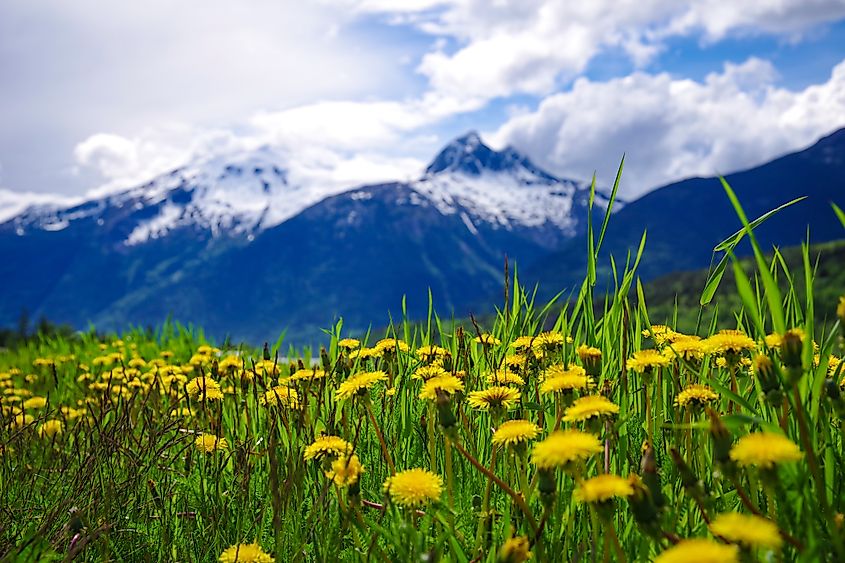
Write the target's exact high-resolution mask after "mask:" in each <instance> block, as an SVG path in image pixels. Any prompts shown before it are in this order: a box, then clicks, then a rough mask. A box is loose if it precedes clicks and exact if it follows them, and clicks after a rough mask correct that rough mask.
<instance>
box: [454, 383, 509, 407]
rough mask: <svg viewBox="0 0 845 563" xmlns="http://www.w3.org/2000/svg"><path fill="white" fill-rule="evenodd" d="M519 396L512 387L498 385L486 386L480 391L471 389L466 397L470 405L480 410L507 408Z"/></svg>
mask: <svg viewBox="0 0 845 563" xmlns="http://www.w3.org/2000/svg"><path fill="white" fill-rule="evenodd" d="M520 397H521V394H520V392H519V391H518V390H517V389H514V388H513V387H505V386H503V385H499V386H496V387H488V388H487V389H482V390H480V391H473V392H472V393H470V394H469V396H468V397H467V402H468V403H469V404H470V406H472V407H475V408H477V409H480V410H488V409H490V408H493V409H509V408H511V407H512V406H514V405H515V404H516V403H517V402H518V401H519V398H520Z"/></svg>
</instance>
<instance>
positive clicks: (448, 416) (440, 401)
mask: <svg viewBox="0 0 845 563" xmlns="http://www.w3.org/2000/svg"><path fill="white" fill-rule="evenodd" d="M435 392H436V393H437V400H436V403H435V404H436V405H437V420H438V422H440V427H441V428H443V431H444V432H449V431H451V430H452V429H453V428H454V426H455V423H456V422H457V420H456V419H455V414H454V413H453V412H452V400H451V398H450V397H449V394H448V393H447V392H445V391H444V390H442V389H437V390H436V391H435Z"/></svg>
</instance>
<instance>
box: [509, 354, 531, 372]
mask: <svg viewBox="0 0 845 563" xmlns="http://www.w3.org/2000/svg"><path fill="white" fill-rule="evenodd" d="M527 362H528V358H527V357H526V356H525V355H524V354H508V355H507V356H505V365H506V366H508V367H509V368H510V369H512V370H513V371H519V370H521V369H523V368H524V367H525V364H526V363H527Z"/></svg>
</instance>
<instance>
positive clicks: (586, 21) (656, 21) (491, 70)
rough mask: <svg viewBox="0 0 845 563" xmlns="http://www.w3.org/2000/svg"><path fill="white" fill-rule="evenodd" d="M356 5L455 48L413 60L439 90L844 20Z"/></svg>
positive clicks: (643, 4)
mask: <svg viewBox="0 0 845 563" xmlns="http://www.w3.org/2000/svg"><path fill="white" fill-rule="evenodd" d="M338 2H340V3H341V4H343V5H346V6H349V5H352V6H354V7H355V8H356V9H357V10H359V11H361V12H368V13H372V12H375V13H385V14H390V15H393V16H401V17H397V18H396V19H395V20H393V21H395V22H396V23H398V24H403V25H407V24H409V23H411V24H414V25H416V26H417V27H418V28H419V29H421V30H423V31H425V32H427V33H430V34H432V35H434V36H437V37H440V38H450V39H452V40H454V41H455V42H456V44H457V47H454V48H452V49H451V50H450V49H445V48H443V46H442V45H440V46H437V47H435V49H434V50H432V51H430V52H429V53H427V54H426V55H425V56H424V57H423V59H422V62H421V64H420V65H419V67H418V70H419V72H421V73H422V74H423V75H425V76H426V77H427V79H428V80H429V85H430V87H431V88H432V89H433V90H434V91H436V92H440V93H441V94H444V95H449V96H456V97H466V96H469V97H484V98H486V99H491V98H496V97H502V96H509V95H512V94H516V93H528V94H535V95H545V94H548V93H551V92H553V91H554V90H555V89H556V87H558V86H560V85H561V84H562V83H566V82H568V81H569V80H570V79H572V78H574V77H575V76H577V75H578V74H579V73H581V72H582V71H583V70H584V69H585V68H587V66H588V65H589V63H590V61H591V60H592V59H593V58H594V57H596V56H597V55H599V54H600V53H602V52H603V51H606V50H608V49H617V50H621V51H623V52H624V53H626V54H627V55H628V57H629V58H630V60H631V61H632V62H633V63H634V64H636V65H637V66H638V67H642V66H643V65H645V64H647V63H648V62H649V61H651V60H652V59H653V58H654V57H655V55H657V54H658V53H659V52H660V51H661V50H662V49H663V47H664V41H665V40H666V39H668V38H671V37H687V36H697V37H700V38H701V39H702V40H704V41H716V40H719V39H722V38H724V37H725V36H728V35H732V34H733V35H749V34H775V35H780V36H784V37H787V38H789V39H796V38H798V37H800V36H801V35H802V34H805V33H807V32H808V31H810V30H813V29H815V27H816V26H818V25H819V24H824V23H826V22H832V21H836V20H839V19H841V18H843V17H845V2H843V1H842V0H750V1H747V2H725V1H724V0H694V1H690V2H677V1H676V0H591V1H589V2H573V1H571V0H519V1H508V0H498V1H494V2H491V1H490V0H448V1H446V0H444V1H435V0H431V1H425V0H418V1H415V2H407V3H405V2H401V1H391V0H361V1H359V2H354V1H351V0H338Z"/></svg>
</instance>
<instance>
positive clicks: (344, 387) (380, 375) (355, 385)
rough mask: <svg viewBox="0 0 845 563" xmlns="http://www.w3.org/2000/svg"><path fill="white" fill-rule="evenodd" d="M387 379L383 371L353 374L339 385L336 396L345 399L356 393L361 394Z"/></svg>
mask: <svg viewBox="0 0 845 563" xmlns="http://www.w3.org/2000/svg"><path fill="white" fill-rule="evenodd" d="M386 380H387V374H386V373H384V372H383V371H367V372H363V373H359V374H357V375H353V376H352V377H350V378H349V379H347V380H346V381H344V382H343V383H341V384H340V386H338V388H337V391H335V398H336V399H337V400H339V401H343V400H345V399H348V398H350V397H352V396H354V395H356V394H357V395H361V394H363V393H366V392H367V390H368V389H370V388H371V387H372V386H373V385H375V384H376V383H379V382H380V381H386Z"/></svg>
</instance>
